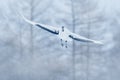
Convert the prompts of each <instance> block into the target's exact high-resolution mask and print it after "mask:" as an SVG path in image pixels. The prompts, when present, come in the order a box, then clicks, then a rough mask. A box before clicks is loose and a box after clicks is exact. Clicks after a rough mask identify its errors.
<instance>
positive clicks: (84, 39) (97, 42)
mask: <svg viewBox="0 0 120 80" xmlns="http://www.w3.org/2000/svg"><path fill="white" fill-rule="evenodd" d="M69 37H70V38H72V39H74V40H77V41H81V42H90V43H96V44H103V43H102V42H100V41H95V40H92V39H88V38H86V37H83V36H80V35H77V34H75V33H71V34H70V35H69Z"/></svg>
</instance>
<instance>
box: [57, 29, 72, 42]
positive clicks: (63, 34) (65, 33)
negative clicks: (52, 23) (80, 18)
mask: <svg viewBox="0 0 120 80" xmlns="http://www.w3.org/2000/svg"><path fill="white" fill-rule="evenodd" d="M69 34H70V31H69V30H68V29H67V28H64V31H62V29H61V28H59V34H58V37H59V38H60V39H62V40H63V41H68V42H69V41H72V39H71V38H70V37H69Z"/></svg>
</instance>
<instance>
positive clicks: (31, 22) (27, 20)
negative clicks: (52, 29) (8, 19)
mask: <svg viewBox="0 0 120 80" xmlns="http://www.w3.org/2000/svg"><path fill="white" fill-rule="evenodd" d="M20 16H21V17H22V19H24V20H25V21H26V22H27V23H29V24H32V25H36V24H37V23H36V22H33V21H31V20H29V19H27V18H26V17H25V16H24V15H23V14H22V13H20Z"/></svg>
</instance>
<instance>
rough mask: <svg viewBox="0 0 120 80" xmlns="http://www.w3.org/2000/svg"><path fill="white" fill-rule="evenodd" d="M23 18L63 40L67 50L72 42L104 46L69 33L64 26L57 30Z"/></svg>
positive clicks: (62, 42) (62, 43)
mask: <svg viewBox="0 0 120 80" xmlns="http://www.w3.org/2000/svg"><path fill="white" fill-rule="evenodd" d="M21 16H22V18H23V19H24V20H25V21H26V22H28V23H29V24H32V25H33V26H38V27H40V28H42V29H44V30H46V31H48V32H50V33H53V34H55V35H57V36H58V37H59V38H60V40H61V45H62V46H64V44H65V46H66V48H67V42H70V41H72V40H77V41H81V42H90V43H96V44H102V43H101V42H99V41H95V40H92V39H88V38H85V37H83V36H80V35H77V34H75V33H72V32H71V31H69V30H68V29H67V28H65V27H64V26H62V27H61V28H56V27H53V26H49V25H44V24H41V23H36V22H33V21H30V20H28V19H26V18H25V17H24V16H23V15H21Z"/></svg>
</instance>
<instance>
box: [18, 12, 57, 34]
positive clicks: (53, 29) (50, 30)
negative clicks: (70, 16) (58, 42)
mask: <svg viewBox="0 0 120 80" xmlns="http://www.w3.org/2000/svg"><path fill="white" fill-rule="evenodd" d="M20 15H21V17H22V18H23V19H24V20H25V21H26V22H27V23H29V24H32V25H34V26H38V27H40V28H42V29H44V30H46V31H48V32H51V33H53V34H59V29H58V28H55V27H53V26H49V25H45V24H41V23H36V22H33V21H30V20H28V19H27V18H25V17H24V16H23V15H22V14H20Z"/></svg>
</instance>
